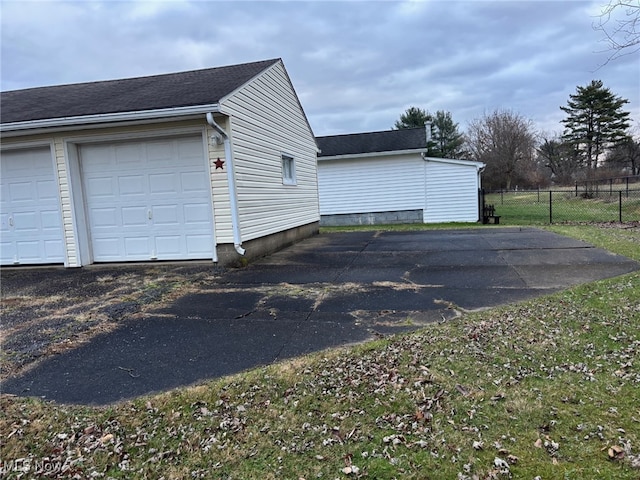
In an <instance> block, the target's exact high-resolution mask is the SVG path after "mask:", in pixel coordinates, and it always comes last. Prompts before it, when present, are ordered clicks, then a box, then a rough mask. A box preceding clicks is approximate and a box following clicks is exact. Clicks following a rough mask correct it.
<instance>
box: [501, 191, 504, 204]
mask: <svg viewBox="0 0 640 480" xmlns="http://www.w3.org/2000/svg"><path fill="white" fill-rule="evenodd" d="M500 205H504V191H503V190H502V189H500Z"/></svg>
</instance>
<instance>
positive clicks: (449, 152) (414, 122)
mask: <svg viewBox="0 0 640 480" xmlns="http://www.w3.org/2000/svg"><path fill="white" fill-rule="evenodd" d="M426 122H429V123H431V142H429V144H428V145H427V147H428V149H429V152H428V154H429V156H432V157H440V158H461V157H463V156H464V155H465V152H464V150H463V148H462V147H463V144H464V136H463V135H462V134H461V133H460V132H459V131H458V124H457V123H454V121H453V119H452V117H451V113H450V112H445V111H444V110H438V111H437V112H436V114H435V115H432V114H431V113H429V112H428V111H427V110H423V109H421V108H418V107H410V108H408V109H407V110H406V111H405V112H404V113H403V114H402V115H400V119H399V120H396V123H395V125H394V128H395V129H396V130H400V129H403V128H417V127H421V128H425V123H426Z"/></svg>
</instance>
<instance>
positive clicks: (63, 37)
mask: <svg viewBox="0 0 640 480" xmlns="http://www.w3.org/2000/svg"><path fill="white" fill-rule="evenodd" d="M633 1H634V2H636V1H639V0H633ZM604 3H607V0H573V1H572V0H556V1H524V0H523V1H515V0H493V1H483V0H474V1H445V0H425V1H335V2H328V1H309V2H306V1H262V2H249V1H234V2H223V1H213V0H200V1H179V0H167V1H161V0H155V1H151V0H149V1H108V0H107V1H80V0H78V1H73V2H60V1H38V2H36V1H29V0H20V1H12V0H0V8H1V12H0V17H1V22H2V24H1V47H2V52H1V62H2V64H1V66H2V70H1V87H2V90H15V89H21V88H28V87H35V86H45V85H56V84H63V83H76V82H87V81H95V80H108V79H115V78H124V77H134V76H143V75H154V74H159V73H169V72H177V71H184V70H193V69H199V68H208V67H215V66H222V65H229V64H235V63H244V62H251V61H256V60H264V59H270V58H282V59H283V61H284V64H285V67H286V68H287V71H288V72H289V75H290V77H291V80H292V82H293V85H294V87H295V89H296V91H297V93H298V96H299V97H300V100H301V102H302V105H303V107H304V109H305V112H306V113H307V116H308V118H309V122H310V123H311V127H312V128H313V130H314V133H315V134H316V135H331V134H338V133H355V132H365V131H376V130H387V129H390V128H391V127H392V126H393V124H394V122H395V121H396V120H397V119H398V118H399V116H400V114H401V113H402V112H404V111H405V110H406V109H407V108H408V107H410V106H417V107H420V108H423V109H426V110H429V111H431V112H435V111H436V110H447V111H450V112H451V114H452V116H453V119H454V121H455V122H458V123H459V126H460V129H461V130H465V129H466V127H467V125H468V122H469V121H471V120H473V119H475V118H478V117H481V116H482V115H483V114H485V113H489V112H491V111H493V110H495V109H497V108H502V109H510V110H513V111H514V112H517V113H519V114H520V115H522V116H523V117H525V118H529V119H531V120H532V121H533V122H534V124H535V126H536V127H537V128H538V129H540V130H544V131H546V132H560V131H561V129H562V126H561V124H560V120H561V119H562V118H564V113H563V112H562V111H561V110H560V109H559V106H560V105H566V103H567V100H568V99H569V95H570V94H572V93H575V91H576V87H577V86H578V85H581V86H584V85H587V84H588V83H589V82H591V80H594V79H600V80H602V81H603V82H604V84H605V86H606V87H608V88H610V89H611V91H612V92H613V93H614V94H616V95H618V96H621V97H623V98H626V99H628V100H629V101H630V103H629V104H627V105H626V109H627V110H628V111H630V112H631V115H632V119H633V124H634V126H635V127H636V128H638V126H639V125H640V53H634V54H632V55H626V56H623V57H621V58H619V59H616V60H613V61H610V62H608V63H607V58H608V57H609V56H610V54H611V52H609V51H607V46H606V44H605V43H604V42H603V41H602V40H603V35H602V33H601V32H598V31H596V30H594V29H593V28H592V25H593V23H594V22H596V21H597V19H598V14H599V13H600V11H601V9H602V6H603V4H604Z"/></svg>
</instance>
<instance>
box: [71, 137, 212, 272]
mask: <svg viewBox="0 0 640 480" xmlns="http://www.w3.org/2000/svg"><path fill="white" fill-rule="evenodd" d="M79 160H80V169H81V175H82V185H83V195H84V199H85V207H86V218H87V227H88V238H89V242H90V246H91V251H92V257H93V261H94V262H119V261H148V260H193V259H211V258H212V257H213V256H214V253H215V252H214V248H215V247H214V232H213V218H212V217H213V213H212V208H211V204H212V202H211V191H210V182H209V174H208V171H207V164H206V160H205V156H204V148H203V140H202V137H201V136H194V137H175V138H161V139H151V140H144V141H140V140H138V141H123V142H110V143H99V144H84V145H81V146H80V147H79Z"/></svg>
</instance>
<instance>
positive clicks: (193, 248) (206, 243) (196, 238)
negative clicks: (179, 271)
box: [186, 235, 211, 258]
mask: <svg viewBox="0 0 640 480" xmlns="http://www.w3.org/2000/svg"><path fill="white" fill-rule="evenodd" d="M186 241H187V251H188V252H189V255H190V256H191V257H194V258H198V256H200V255H204V254H207V253H208V252H209V251H210V250H211V244H210V237H209V236H208V235H187V238H186Z"/></svg>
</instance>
